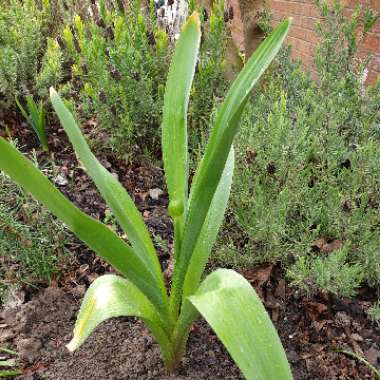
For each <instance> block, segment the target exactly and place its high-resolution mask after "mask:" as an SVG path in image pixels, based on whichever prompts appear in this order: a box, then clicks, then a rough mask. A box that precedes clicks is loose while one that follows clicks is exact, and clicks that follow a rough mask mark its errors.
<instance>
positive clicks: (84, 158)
mask: <svg viewBox="0 0 380 380" xmlns="http://www.w3.org/2000/svg"><path fill="white" fill-rule="evenodd" d="M50 97H51V102H52V104H53V107H54V109H55V111H56V112H57V115H58V117H59V120H60V121H61V124H62V126H63V128H64V129H65V132H66V133H67V135H68V137H69V139H70V141H71V143H72V144H73V147H74V149H75V152H76V153H77V155H78V158H79V159H80V160H81V162H82V163H83V165H84V166H85V168H86V169H87V171H88V174H89V175H90V177H91V178H92V179H93V181H94V182H95V184H96V186H97V188H98V189H99V192H100V193H101V194H102V196H103V198H104V199H105V200H106V202H107V204H108V205H109V207H110V208H111V210H112V212H113V214H114V215H115V217H116V219H117V220H118V221H119V223H120V225H121V227H122V228H123V230H124V232H125V233H126V234H127V236H128V239H129V240H130V242H131V243H132V247H133V248H134V250H135V252H136V253H137V254H138V255H139V256H140V258H141V260H142V261H143V262H144V263H145V265H146V268H147V269H148V270H149V271H151V272H152V274H153V276H154V277H155V278H156V283H157V285H159V286H160V289H161V292H162V294H163V297H166V291H165V286H164V282H163V278H162V273H161V268H160V264H159V262H158V258H157V255H156V252H155V249H154V247H153V243H152V241H151V239H150V236H149V233H148V230H147V228H146V225H145V223H144V220H143V218H142V216H141V214H140V212H139V211H138V210H137V208H136V206H135V204H134V202H133V201H132V199H131V197H130V196H129V194H128V193H127V192H126V191H125V189H124V188H123V186H122V185H121V184H120V182H119V181H118V180H117V179H116V178H115V177H114V176H113V175H112V174H111V173H110V172H109V171H108V170H107V169H106V168H104V167H103V165H101V164H100V162H99V161H98V160H97V158H96V157H95V156H94V154H93V153H92V152H91V150H90V148H89V146H88V145H87V142H86V140H85V138H84V137H83V135H82V133H81V131H80V129H79V127H78V125H77V123H76V122H75V120H74V117H73V115H72V114H71V113H70V112H69V110H68V109H67V108H66V107H65V105H64V103H63V102H62V100H61V98H60V97H59V95H58V94H57V93H56V91H55V90H54V89H53V88H51V89H50Z"/></svg>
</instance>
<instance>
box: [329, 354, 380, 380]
mask: <svg viewBox="0 0 380 380" xmlns="http://www.w3.org/2000/svg"><path fill="white" fill-rule="evenodd" d="M336 352H340V353H342V354H344V355H347V356H349V357H350V358H353V359H355V360H357V361H358V362H360V363H362V364H364V365H366V366H367V367H368V369H370V370H371V371H372V372H373V374H374V375H375V376H376V379H377V380H380V371H379V370H378V369H377V368H376V367H375V366H373V365H372V364H371V363H370V362H369V361H368V360H367V359H365V358H363V357H362V356H361V355H358V354H357V353H356V352H352V351H347V350H340V349H338V350H336Z"/></svg>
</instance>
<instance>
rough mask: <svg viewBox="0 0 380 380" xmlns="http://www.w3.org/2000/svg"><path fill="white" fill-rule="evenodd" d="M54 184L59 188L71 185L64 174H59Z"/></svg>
mask: <svg viewBox="0 0 380 380" xmlns="http://www.w3.org/2000/svg"><path fill="white" fill-rule="evenodd" d="M54 182H55V183H56V184H57V185H58V186H67V184H68V183H69V181H68V180H67V178H66V176H64V175H63V174H58V175H57V176H56V177H55V178H54Z"/></svg>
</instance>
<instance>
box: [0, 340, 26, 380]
mask: <svg viewBox="0 0 380 380" xmlns="http://www.w3.org/2000/svg"><path fill="white" fill-rule="evenodd" d="M0 352H2V353H5V354H8V355H12V356H17V352H15V351H13V350H10V349H9V348H5V347H0ZM15 364H16V362H15V360H14V359H7V360H0V378H13V379H14V378H15V376H16V377H18V376H20V375H22V371H21V370H20V369H6V370H2V369H1V368H2V367H3V368H4V367H5V368H12V367H15Z"/></svg>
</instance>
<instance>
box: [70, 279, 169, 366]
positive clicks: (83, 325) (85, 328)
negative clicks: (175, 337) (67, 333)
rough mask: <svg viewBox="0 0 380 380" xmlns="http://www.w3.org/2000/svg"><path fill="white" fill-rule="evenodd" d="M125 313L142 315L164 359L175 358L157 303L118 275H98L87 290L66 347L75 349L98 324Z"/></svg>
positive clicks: (139, 316) (127, 314) (71, 349)
mask: <svg viewBox="0 0 380 380" xmlns="http://www.w3.org/2000/svg"><path fill="white" fill-rule="evenodd" d="M122 316H134V317H138V318H141V319H142V320H143V321H144V322H145V323H146V325H147V326H148V327H149V328H150V329H151V331H152V333H153V335H154V336H155V338H156V339H157V341H158V343H159V344H160V346H161V347H162V349H163V352H164V355H165V356H167V358H165V359H170V358H172V356H173V355H172V350H171V348H170V342H169V339H168V337H167V335H166V333H165V331H164V329H163V328H162V327H161V326H162V324H163V322H162V321H161V319H160V315H159V314H158V313H157V311H156V309H155V308H154V306H153V305H152V304H151V303H150V302H149V300H148V299H147V298H146V296H145V295H144V294H143V293H142V292H141V291H140V290H139V289H137V288H136V287H135V286H134V285H133V284H132V283H131V282H130V281H128V280H126V279H124V278H122V277H119V276H115V275H104V276H101V277H99V278H98V279H96V280H95V281H94V282H93V283H92V284H91V286H90V287H89V289H88V290H87V292H86V294H85V296H84V299H83V302H82V305H81V308H80V311H79V314H78V317H77V320H76V323H75V328H74V335H73V339H72V340H71V342H70V343H69V344H68V345H67V348H68V349H69V350H70V351H74V350H76V349H77V348H78V347H79V346H81V345H82V343H83V342H84V341H85V340H86V339H87V337H88V336H89V335H90V334H91V333H92V332H93V331H94V330H95V328H96V327H97V326H98V325H99V324H101V323H102V322H104V321H105V320H107V319H109V318H115V317H122Z"/></svg>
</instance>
